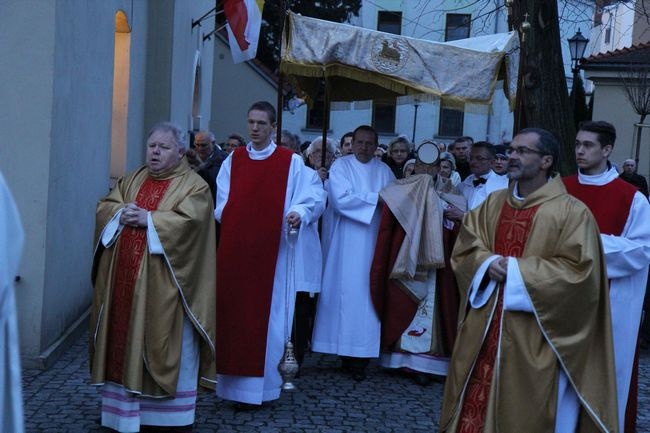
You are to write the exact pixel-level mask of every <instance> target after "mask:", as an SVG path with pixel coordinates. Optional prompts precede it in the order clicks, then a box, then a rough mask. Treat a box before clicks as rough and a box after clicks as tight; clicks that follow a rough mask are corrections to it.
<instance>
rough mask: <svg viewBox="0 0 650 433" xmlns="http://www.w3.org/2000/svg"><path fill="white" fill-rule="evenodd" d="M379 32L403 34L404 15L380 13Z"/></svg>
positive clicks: (378, 18) (388, 12)
mask: <svg viewBox="0 0 650 433" xmlns="http://www.w3.org/2000/svg"><path fill="white" fill-rule="evenodd" d="M377 30H379V31H380V32H386V33H392V34H394V35H401V34H402V13H401V12H391V11H379V13H378V14H377Z"/></svg>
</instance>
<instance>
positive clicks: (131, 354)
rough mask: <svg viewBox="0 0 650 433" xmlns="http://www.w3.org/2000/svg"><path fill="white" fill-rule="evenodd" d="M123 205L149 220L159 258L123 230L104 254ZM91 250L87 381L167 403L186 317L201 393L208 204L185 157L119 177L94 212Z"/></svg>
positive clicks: (211, 293)
mask: <svg viewBox="0 0 650 433" xmlns="http://www.w3.org/2000/svg"><path fill="white" fill-rule="evenodd" d="M130 202H135V203H136V204H137V205H138V206H139V207H142V208H144V209H147V210H148V211H149V212H150V216H151V220H150V221H153V227H154V228H155V233H156V234H157V235H158V237H159V239H160V244H161V245H162V248H163V253H162V254H152V253H150V252H149V249H148V248H149V244H148V239H147V228H134V227H129V226H124V227H123V228H122V229H121V232H119V233H118V235H117V240H116V241H115V242H113V243H111V244H109V246H108V247H106V248H104V246H103V243H102V241H101V235H102V232H103V230H104V228H105V227H106V226H107V224H108V223H109V221H111V219H113V217H114V216H116V214H117V213H118V212H119V211H120V210H121V209H122V208H124V206H125V205H126V204H127V203H130ZM95 245H96V249H95V257H94V261H93V275H92V281H93V285H94V288H95V291H94V296H93V304H92V313H91V317H90V336H91V338H90V368H91V376H92V383H93V384H102V383H104V382H113V383H117V384H120V385H122V386H124V388H125V389H126V390H129V391H134V392H137V393H142V394H143V395H147V396H154V397H162V396H175V394H176V383H177V381H178V374H179V367H180V357H181V342H182V330H183V316H184V315H185V316H186V317H187V318H188V319H189V320H190V322H191V323H192V325H193V327H194V329H195V331H196V332H197V335H198V336H199V337H200V339H199V341H200V353H201V360H200V361H201V362H200V368H199V373H200V376H201V379H202V380H203V384H204V385H208V386H209V384H210V382H213V381H214V379H215V375H216V373H215V365H214V362H215V358H214V339H215V310H216V282H215V280H216V270H215V269H216V268H215V266H216V257H215V253H216V247H215V234H214V219H213V215H212V199H211V194H210V189H209V187H208V185H207V184H206V183H205V182H204V181H203V179H201V178H200V177H199V176H198V175H197V174H196V173H194V171H192V170H191V169H190V167H189V165H188V163H187V160H186V158H183V159H182V160H181V163H180V164H179V165H178V166H176V167H174V168H172V169H170V170H169V171H167V172H164V173H160V174H156V175H154V174H151V173H149V171H148V170H147V168H146V167H142V168H140V169H139V170H137V171H136V172H134V173H132V174H130V175H128V176H126V177H124V178H121V179H120V180H119V181H118V183H117V185H116V186H115V188H114V189H113V190H112V191H111V193H110V194H109V195H108V196H106V197H105V198H103V199H102V200H100V202H99V204H98V205H97V222H96V230H95ZM197 380H198V378H197Z"/></svg>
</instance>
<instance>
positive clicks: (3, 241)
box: [0, 173, 25, 433]
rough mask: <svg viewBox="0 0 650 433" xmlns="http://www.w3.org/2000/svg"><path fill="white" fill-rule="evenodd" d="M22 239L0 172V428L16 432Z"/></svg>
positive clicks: (19, 421) (19, 399) (20, 416)
mask: <svg viewBox="0 0 650 433" xmlns="http://www.w3.org/2000/svg"><path fill="white" fill-rule="evenodd" d="M24 240H25V239H24V235H23V227H22V225H21V223H20V216H19V214H18V208H17V207H16V203H15V202H14V200H13V197H12V195H11V192H10V191H9V188H8V187H7V184H6V183H5V180H4V177H3V176H2V173H0V427H1V431H3V432H15V433H22V432H23V431H24V425H23V398H22V388H21V378H20V354H19V350H20V348H19V342H18V327H17V325H16V302H15V297H14V279H15V278H16V275H17V274H18V265H19V263H20V256H21V254H22V251H23V244H24Z"/></svg>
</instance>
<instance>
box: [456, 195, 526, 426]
mask: <svg viewBox="0 0 650 433" xmlns="http://www.w3.org/2000/svg"><path fill="white" fill-rule="evenodd" d="M538 208H539V205H538V206H533V207H529V208H526V209H514V208H513V207H511V206H510V205H509V204H508V203H507V202H506V203H504V204H503V208H502V209H501V215H500V216H499V223H498V224H497V232H496V236H495V240H494V243H495V246H494V249H495V253H496V254H499V255H502V256H504V257H521V256H522V254H523V251H524V248H525V246H526V241H527V239H528V234H529V233H530V229H531V227H532V222H533V218H534V216H535V213H536V212H537V209H538ZM496 296H498V298H497V305H496V309H495V311H494V315H493V316H492V320H491V321H490V325H489V329H488V332H487V335H486V337H485V340H484V341H483V346H482V347H481V350H480V352H479V354H478V358H477V359H476V363H475V364H474V368H473V370H472V373H471V375H470V379H469V382H468V384H467V389H466V390H465V398H464V400H463V407H462V409H461V414H460V423H459V426H458V433H481V432H483V427H484V425H485V416H486V410H487V405H488V397H489V395H490V386H491V384H492V377H493V372H494V364H495V361H496V356H497V348H498V346H499V338H500V333H501V326H500V324H501V316H502V314H503V285H502V284H499V285H498V287H497V290H496Z"/></svg>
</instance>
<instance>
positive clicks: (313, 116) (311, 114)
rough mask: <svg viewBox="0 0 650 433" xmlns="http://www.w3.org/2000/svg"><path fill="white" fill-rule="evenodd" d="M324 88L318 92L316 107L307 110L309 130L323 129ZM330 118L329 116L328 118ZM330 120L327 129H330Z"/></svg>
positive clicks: (306, 123)
mask: <svg viewBox="0 0 650 433" xmlns="http://www.w3.org/2000/svg"><path fill="white" fill-rule="evenodd" d="M323 90H324V89H323V86H322V84H321V88H320V90H319V91H318V95H317V96H316V100H315V101H314V105H313V106H312V107H311V108H309V109H307V121H306V122H305V127H306V128H307V129H318V130H322V129H323V121H324V120H325V107H324V105H325V94H324V91H323ZM329 108H330V107H329V104H328V105H327V110H328V111H329ZM328 117H329V116H328ZM329 127H330V124H329V118H328V122H327V129H329Z"/></svg>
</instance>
